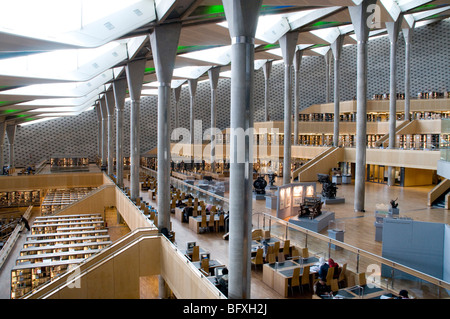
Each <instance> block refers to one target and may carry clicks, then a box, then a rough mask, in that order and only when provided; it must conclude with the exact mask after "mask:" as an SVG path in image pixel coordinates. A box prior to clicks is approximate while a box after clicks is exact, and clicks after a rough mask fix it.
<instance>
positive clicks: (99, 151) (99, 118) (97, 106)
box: [95, 101, 102, 159]
mask: <svg viewBox="0 0 450 319" xmlns="http://www.w3.org/2000/svg"><path fill="white" fill-rule="evenodd" d="M95 111H96V112H97V125H98V134H97V155H98V157H99V158H100V159H101V158H102V107H101V105H100V102H99V101H97V102H96V103H95Z"/></svg>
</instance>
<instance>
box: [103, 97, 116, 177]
mask: <svg viewBox="0 0 450 319" xmlns="http://www.w3.org/2000/svg"><path fill="white" fill-rule="evenodd" d="M105 98H106V109H107V111H108V120H107V122H108V147H107V150H108V171H107V173H108V175H110V176H111V175H114V108H115V101H114V92H113V91H112V90H109V91H106V94H105Z"/></svg>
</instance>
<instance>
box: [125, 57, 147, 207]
mask: <svg viewBox="0 0 450 319" xmlns="http://www.w3.org/2000/svg"><path fill="white" fill-rule="evenodd" d="M145 63H146V60H145V59H141V60H134V61H131V62H128V64H127V65H126V68H125V70H126V73H127V82H128V89H129V92H130V98H131V107H130V197H131V199H132V200H136V198H138V197H139V161H140V145H139V134H140V127H139V109H140V106H141V89H142V80H143V79H144V69H145Z"/></svg>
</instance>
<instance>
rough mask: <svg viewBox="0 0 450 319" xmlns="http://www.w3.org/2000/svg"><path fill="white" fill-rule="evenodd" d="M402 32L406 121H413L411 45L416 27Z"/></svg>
mask: <svg viewBox="0 0 450 319" xmlns="http://www.w3.org/2000/svg"><path fill="white" fill-rule="evenodd" d="M402 31H403V37H404V39H405V121H411V114H410V111H411V107H410V105H411V102H410V100H411V43H412V38H413V33H414V32H413V31H414V26H412V27H410V28H404V29H402Z"/></svg>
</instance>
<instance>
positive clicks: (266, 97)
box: [262, 61, 272, 122]
mask: <svg viewBox="0 0 450 319" xmlns="http://www.w3.org/2000/svg"><path fill="white" fill-rule="evenodd" d="M262 69H263V73H264V121H266V122H268V121H269V120H270V116H269V103H270V94H269V92H270V84H269V80H270V73H271V71H272V61H267V62H266V63H264V65H263V66H262Z"/></svg>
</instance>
